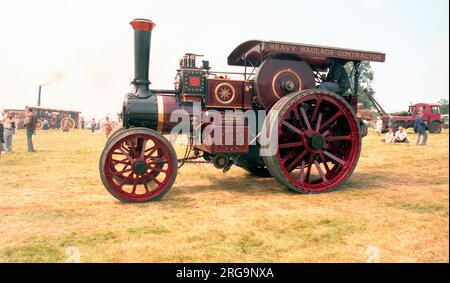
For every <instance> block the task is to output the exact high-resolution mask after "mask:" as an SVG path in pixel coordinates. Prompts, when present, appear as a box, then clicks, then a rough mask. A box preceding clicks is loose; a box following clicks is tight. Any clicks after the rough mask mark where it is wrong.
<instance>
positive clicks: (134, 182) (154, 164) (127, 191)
mask: <svg viewBox="0 0 450 283" xmlns="http://www.w3.org/2000/svg"><path fill="white" fill-rule="evenodd" d="M177 168H178V161H177V157H176V154H175V151H174V149H173V147H172V145H171V144H170V143H169V141H167V139H166V138H164V137H163V136H162V135H160V134H159V133H157V132H155V131H153V130H150V129H147V128H133V129H128V130H122V131H121V132H120V133H118V134H117V135H115V136H114V137H112V139H110V140H109V141H108V143H107V144H106V147H105V149H104V150H103V153H102V156H101V158H100V165H99V169H100V176H101V179H102V182H103V184H104V185H105V187H106V189H107V190H108V191H109V192H110V193H111V194H112V195H113V196H114V197H116V198H117V199H119V200H120V201H123V202H146V201H151V200H158V199H160V198H162V197H163V196H164V195H165V194H166V193H167V192H168V191H169V190H170V188H171V187H172V185H173V183H174V182H175V179H176V175H177Z"/></svg>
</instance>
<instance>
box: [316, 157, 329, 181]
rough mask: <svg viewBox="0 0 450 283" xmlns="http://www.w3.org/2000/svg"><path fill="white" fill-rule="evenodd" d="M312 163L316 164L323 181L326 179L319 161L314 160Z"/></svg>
mask: <svg viewBox="0 0 450 283" xmlns="http://www.w3.org/2000/svg"><path fill="white" fill-rule="evenodd" d="M314 165H316V168H317V171H318V172H319V175H320V177H321V178H322V180H323V181H324V182H326V181H327V177H326V176H325V173H323V170H322V167H320V164H319V162H317V161H315V160H314Z"/></svg>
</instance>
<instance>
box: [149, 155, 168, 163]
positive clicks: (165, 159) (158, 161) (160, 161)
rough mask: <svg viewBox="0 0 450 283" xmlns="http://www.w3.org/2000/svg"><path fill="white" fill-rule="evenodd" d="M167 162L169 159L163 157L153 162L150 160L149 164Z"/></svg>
mask: <svg viewBox="0 0 450 283" xmlns="http://www.w3.org/2000/svg"><path fill="white" fill-rule="evenodd" d="M166 161H167V157H164V156H163V157H161V158H157V159H152V160H149V161H148V162H149V163H150V164H161V163H165V162H166Z"/></svg>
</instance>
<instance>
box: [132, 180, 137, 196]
mask: <svg viewBox="0 0 450 283" xmlns="http://www.w3.org/2000/svg"><path fill="white" fill-rule="evenodd" d="M136 188H137V184H136V183H134V184H133V190H132V191H131V194H132V195H136Z"/></svg>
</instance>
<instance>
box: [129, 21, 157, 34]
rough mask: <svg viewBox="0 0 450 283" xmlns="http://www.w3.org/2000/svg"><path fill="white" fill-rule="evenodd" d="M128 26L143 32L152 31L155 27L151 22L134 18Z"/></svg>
mask: <svg viewBox="0 0 450 283" xmlns="http://www.w3.org/2000/svg"><path fill="white" fill-rule="evenodd" d="M130 25H131V26H132V27H133V29H134V30H145V31H152V30H153V28H154V27H155V26H156V24H155V23H154V22H153V21H151V20H149V19H144V18H136V19H134V20H132V21H131V22H130Z"/></svg>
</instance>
